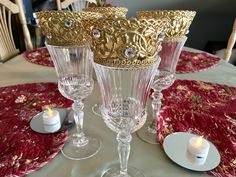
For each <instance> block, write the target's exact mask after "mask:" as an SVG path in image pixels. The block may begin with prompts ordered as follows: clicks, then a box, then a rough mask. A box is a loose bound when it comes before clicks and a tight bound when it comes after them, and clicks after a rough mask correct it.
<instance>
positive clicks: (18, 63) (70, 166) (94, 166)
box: [0, 55, 236, 177]
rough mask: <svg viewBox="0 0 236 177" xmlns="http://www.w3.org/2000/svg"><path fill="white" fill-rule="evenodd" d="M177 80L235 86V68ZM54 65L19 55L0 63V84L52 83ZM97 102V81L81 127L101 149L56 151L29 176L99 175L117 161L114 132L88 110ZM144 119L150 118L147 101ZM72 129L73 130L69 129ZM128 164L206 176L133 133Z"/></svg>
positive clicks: (164, 173) (151, 171)
mask: <svg viewBox="0 0 236 177" xmlns="http://www.w3.org/2000/svg"><path fill="white" fill-rule="evenodd" d="M177 78H178V79H191V80H202V81H207V82H215V83H219V84H227V85H230V86H235V87H236V68H235V67H234V66H233V65H231V64H229V63H226V62H224V61H221V62H220V64H219V65H217V66H216V67H215V68H213V69H210V70H208V71H204V72H198V73H193V74H179V75H177ZM56 81H57V77H56V73H55V70H54V68H52V67H46V66H40V65H36V64H32V63H29V62H27V61H26V60H24V59H23V57H22V55H19V56H17V57H15V58H14V59H11V60H9V61H7V62H6V63H4V64H2V65H0V86H7V85H13V84H19V83H31V82H56ZM98 102H101V98H100V94H99V88H98V84H97V82H95V87H94V91H93V93H92V94H91V95H90V96H89V97H88V98H87V99H86V102H85V109H84V111H85V122H84V128H85V129H89V130H92V131H94V132H95V133H96V134H98V135H100V137H101V138H102V147H101V150H100V151H99V152H98V154H96V155H95V156H93V157H92V158H89V159H87V160H82V161H73V160H69V159H66V158H65V157H64V156H63V155H62V154H58V156H56V157H55V158H54V159H53V160H52V161H50V162H49V163H48V164H47V165H45V166H44V167H43V168H42V169H40V170H39V171H36V172H33V173H31V174H29V175H28V176H29V177H44V176H49V177H70V176H71V177H99V176H100V175H101V173H102V172H103V171H104V170H105V169H107V168H108V167H109V166H110V165H113V164H117V163H118V162H119V159H118V153H117V142H116V140H115V138H116V134H115V133H114V132H112V131H111V130H109V128H107V127H106V126H105V124H104V122H103V120H102V118H101V117H98V116H96V115H94V114H93V113H92V111H91V108H92V106H93V105H94V104H95V103H98ZM148 105H149V106H148V113H149V116H148V118H150V119H151V115H152V114H151V106H150V101H149V104H148ZM72 131H73V130H72ZM129 165H131V166H134V167H136V168H138V169H140V170H141V171H143V173H144V174H145V175H146V176H147V177H190V176H191V177H199V176H208V175H206V174H205V173H202V172H193V171H190V170H187V169H184V168H182V167H179V166H178V165H176V164H175V163H173V162H172V161H171V160H169V159H168V157H167V156H166V155H165V154H164V152H163V150H162V149H161V148H160V147H159V145H151V144H148V143H145V142H143V141H142V140H141V139H139V138H138V137H137V135H136V134H135V133H134V134H133V139H132V142H131V154H130V158H129Z"/></svg>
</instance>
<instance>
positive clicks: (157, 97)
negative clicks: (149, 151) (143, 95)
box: [149, 89, 163, 134]
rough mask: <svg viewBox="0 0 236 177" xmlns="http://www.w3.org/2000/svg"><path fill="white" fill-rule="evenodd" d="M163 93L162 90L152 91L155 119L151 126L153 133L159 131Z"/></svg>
mask: <svg viewBox="0 0 236 177" xmlns="http://www.w3.org/2000/svg"><path fill="white" fill-rule="evenodd" d="M162 97H163V95H162V93H161V90H160V89H158V90H154V91H153V93H152V116H153V121H152V124H151V125H150V127H149V129H150V130H149V131H151V132H152V133H154V134H156V132H157V115H158V114H159V112H160V110H161V104H162V103H161V100H162Z"/></svg>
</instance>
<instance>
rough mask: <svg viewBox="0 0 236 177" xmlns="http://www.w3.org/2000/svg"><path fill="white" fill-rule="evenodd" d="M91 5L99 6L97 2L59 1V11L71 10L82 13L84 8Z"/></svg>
mask: <svg viewBox="0 0 236 177" xmlns="http://www.w3.org/2000/svg"><path fill="white" fill-rule="evenodd" d="M89 3H95V4H97V2H96V0H64V1H61V0H57V9H58V10H62V9H70V8H71V10H72V11H80V10H82V9H83V8H86V7H88V5H89Z"/></svg>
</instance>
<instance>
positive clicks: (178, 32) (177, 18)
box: [137, 10, 196, 38]
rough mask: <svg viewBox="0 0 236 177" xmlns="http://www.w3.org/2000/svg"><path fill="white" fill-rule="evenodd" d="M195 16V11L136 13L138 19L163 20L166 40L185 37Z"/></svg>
mask: <svg viewBox="0 0 236 177" xmlns="http://www.w3.org/2000/svg"><path fill="white" fill-rule="evenodd" d="M195 15H196V12H195V11H188V10H152V11H139V12H137V16H138V18H154V19H162V20H165V21H166V23H165V25H166V26H165V28H164V33H165V36H166V37H167V38H178V37H182V36H184V35H186V34H187V33H188V30H189V27H190V25H191V23H192V21H193V19H194V17H195Z"/></svg>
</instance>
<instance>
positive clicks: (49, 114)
mask: <svg viewBox="0 0 236 177" xmlns="http://www.w3.org/2000/svg"><path fill="white" fill-rule="evenodd" d="M47 109H48V117H52V115H53V112H52V109H51V108H49V107H47Z"/></svg>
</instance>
